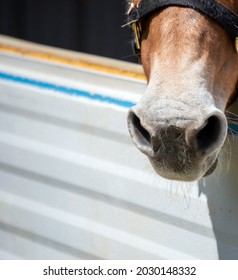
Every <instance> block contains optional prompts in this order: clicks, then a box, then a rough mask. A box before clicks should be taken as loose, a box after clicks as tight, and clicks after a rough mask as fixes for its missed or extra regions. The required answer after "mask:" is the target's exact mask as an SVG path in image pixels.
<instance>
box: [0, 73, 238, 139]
mask: <svg viewBox="0 0 238 280" xmlns="http://www.w3.org/2000/svg"><path fill="white" fill-rule="evenodd" d="M0 79H2V80H8V81H11V82H16V83H20V84H24V85H29V86H34V87H38V88H41V89H45V90H53V91H57V92H61V93H64V94H68V95H74V96H80V97H85V98H88V99H91V100H95V101H99V102H105V103H109V104H113V105H117V106H120V107H123V108H131V107H132V106H134V105H135V103H133V102H130V101H124V100H119V99H116V98H113V97H109V96H104V95H100V94H97V93H96V94H90V93H89V92H87V91H83V90H79V89H75V88H68V87H63V86H58V85H54V84H51V83H46V82H41V81H37V80H32V79H28V78H23V77H20V76H15V75H10V74H7V73H3V72H0ZM229 131H230V133H232V134H237V135H238V125H236V124H229Z"/></svg>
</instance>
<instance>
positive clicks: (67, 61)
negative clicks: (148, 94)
mask: <svg viewBox="0 0 238 280" xmlns="http://www.w3.org/2000/svg"><path fill="white" fill-rule="evenodd" d="M0 51H5V52H9V53H14V54H18V55H23V56H27V57H33V58H38V59H43V60H47V61H52V62H59V63H63V64H67V65H71V66H76V67H81V68H86V69H88V70H96V71H99V72H104V73H108V74H115V75H120V76H125V77H130V78H135V79H139V80H145V76H144V75H143V74H139V73H136V72H131V71H126V70H121V69H116V68H113V67H106V66H103V65H100V64H94V63H91V62H87V61H82V60H73V59H69V58H65V57H60V56H55V55H52V54H50V53H40V52H34V51H29V50H24V49H20V48H14V47H11V46H6V45H1V44H0Z"/></svg>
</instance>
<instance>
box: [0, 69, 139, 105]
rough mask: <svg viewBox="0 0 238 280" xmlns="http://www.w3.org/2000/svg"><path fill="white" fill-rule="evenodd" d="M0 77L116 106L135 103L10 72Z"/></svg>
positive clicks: (1, 74) (0, 74) (0, 73)
mask: <svg viewBox="0 0 238 280" xmlns="http://www.w3.org/2000/svg"><path fill="white" fill-rule="evenodd" d="M0 79H3V80H8V81H11V82H16V83H20V84H24V85H29V86H34V87H38V88H41V89H45V90H53V91H57V92H61V93H64V94H67V95H74V96H80V97H85V98H88V99H91V100H95V101H99V102H105V103H109V104H113V105H117V106H120V107H124V108H130V107H132V106H134V105H135V103H133V102H130V101H125V100H119V99H116V98H113V97H109V96H104V95H100V94H97V93H96V94H90V93H89V92H87V91H83V90H79V89H75V88H68V87H64V86H58V85H54V84H51V83H46V82H41V81H37V80H32V79H28V78H23V77H20V76H15V75H10V74H7V73H3V72H0Z"/></svg>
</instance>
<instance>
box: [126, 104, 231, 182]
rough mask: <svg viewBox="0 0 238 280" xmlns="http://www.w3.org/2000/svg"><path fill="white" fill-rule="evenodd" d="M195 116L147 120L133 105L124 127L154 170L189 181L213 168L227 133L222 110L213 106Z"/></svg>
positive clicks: (169, 177) (168, 176)
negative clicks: (197, 116) (205, 113)
mask: <svg viewBox="0 0 238 280" xmlns="http://www.w3.org/2000/svg"><path fill="white" fill-rule="evenodd" d="M198 119H199V120H189V119H186V117H185V118H183V120H176V118H175V119H173V120H169V119H167V120H166V119H165V120H163V121H161V120H153V121H152V120H149V119H148V117H147V118H145V117H144V118H140V116H139V115H138V113H137V112H135V111H134V110H133V109H131V110H130V111H129V114H128V128H129V132H130V135H131V137H132V140H133V142H134V143H135V145H136V146H137V147H138V149H139V150H140V151H141V152H143V153H144V154H146V155H147V156H148V157H149V159H150V161H151V163H152V165H153V167H154V169H155V170H156V172H157V173H158V174H159V175H161V176H163V177H166V178H168V179H175V180H184V181H193V180H197V179H199V178H201V177H202V176H205V175H208V174H210V173H212V171H214V169H215V166H216V161H217V157H218V154H219V151H220V148H221V146H222V145H223V143H224V141H225V138H226V134H227V121H226V118H225V116H224V114H223V113H222V112H221V111H219V110H214V112H211V113H210V114H207V115H206V116H204V117H201V116H199V118H198Z"/></svg>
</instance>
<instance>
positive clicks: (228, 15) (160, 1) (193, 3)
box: [126, 0, 238, 52]
mask: <svg viewBox="0 0 238 280" xmlns="http://www.w3.org/2000/svg"><path fill="white" fill-rule="evenodd" d="M130 5H131V8H130V10H129V11H128V19H127V24H126V25H133V23H137V22H139V21H140V20H141V19H142V18H144V17H146V16H147V15H149V14H151V13H152V12H155V11H157V10H159V9H161V8H166V7H169V6H178V7H188V8H192V9H194V10H197V11H199V12H201V13H203V14H205V15H206V16H208V17H209V18H211V19H213V20H214V21H216V22H217V23H218V24H220V26H222V27H223V28H224V29H225V30H226V31H227V32H228V33H229V34H230V36H231V37H232V39H233V40H235V44H236V48H237V52H238V15H236V14H235V13H233V12H232V11H230V10H229V9H227V8H226V7H224V6H223V5H221V4H219V3H218V2H216V1H214V0H142V1H141V2H140V4H139V5H138V7H137V6H136V5H133V4H132V3H130ZM132 27H133V26H132ZM137 28H138V27H137ZM133 29H135V26H134V27H133ZM134 31H135V30H134ZM138 32H139V31H138V30H137V33H138ZM137 35H139V34H137ZM137 47H139V46H137Z"/></svg>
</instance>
